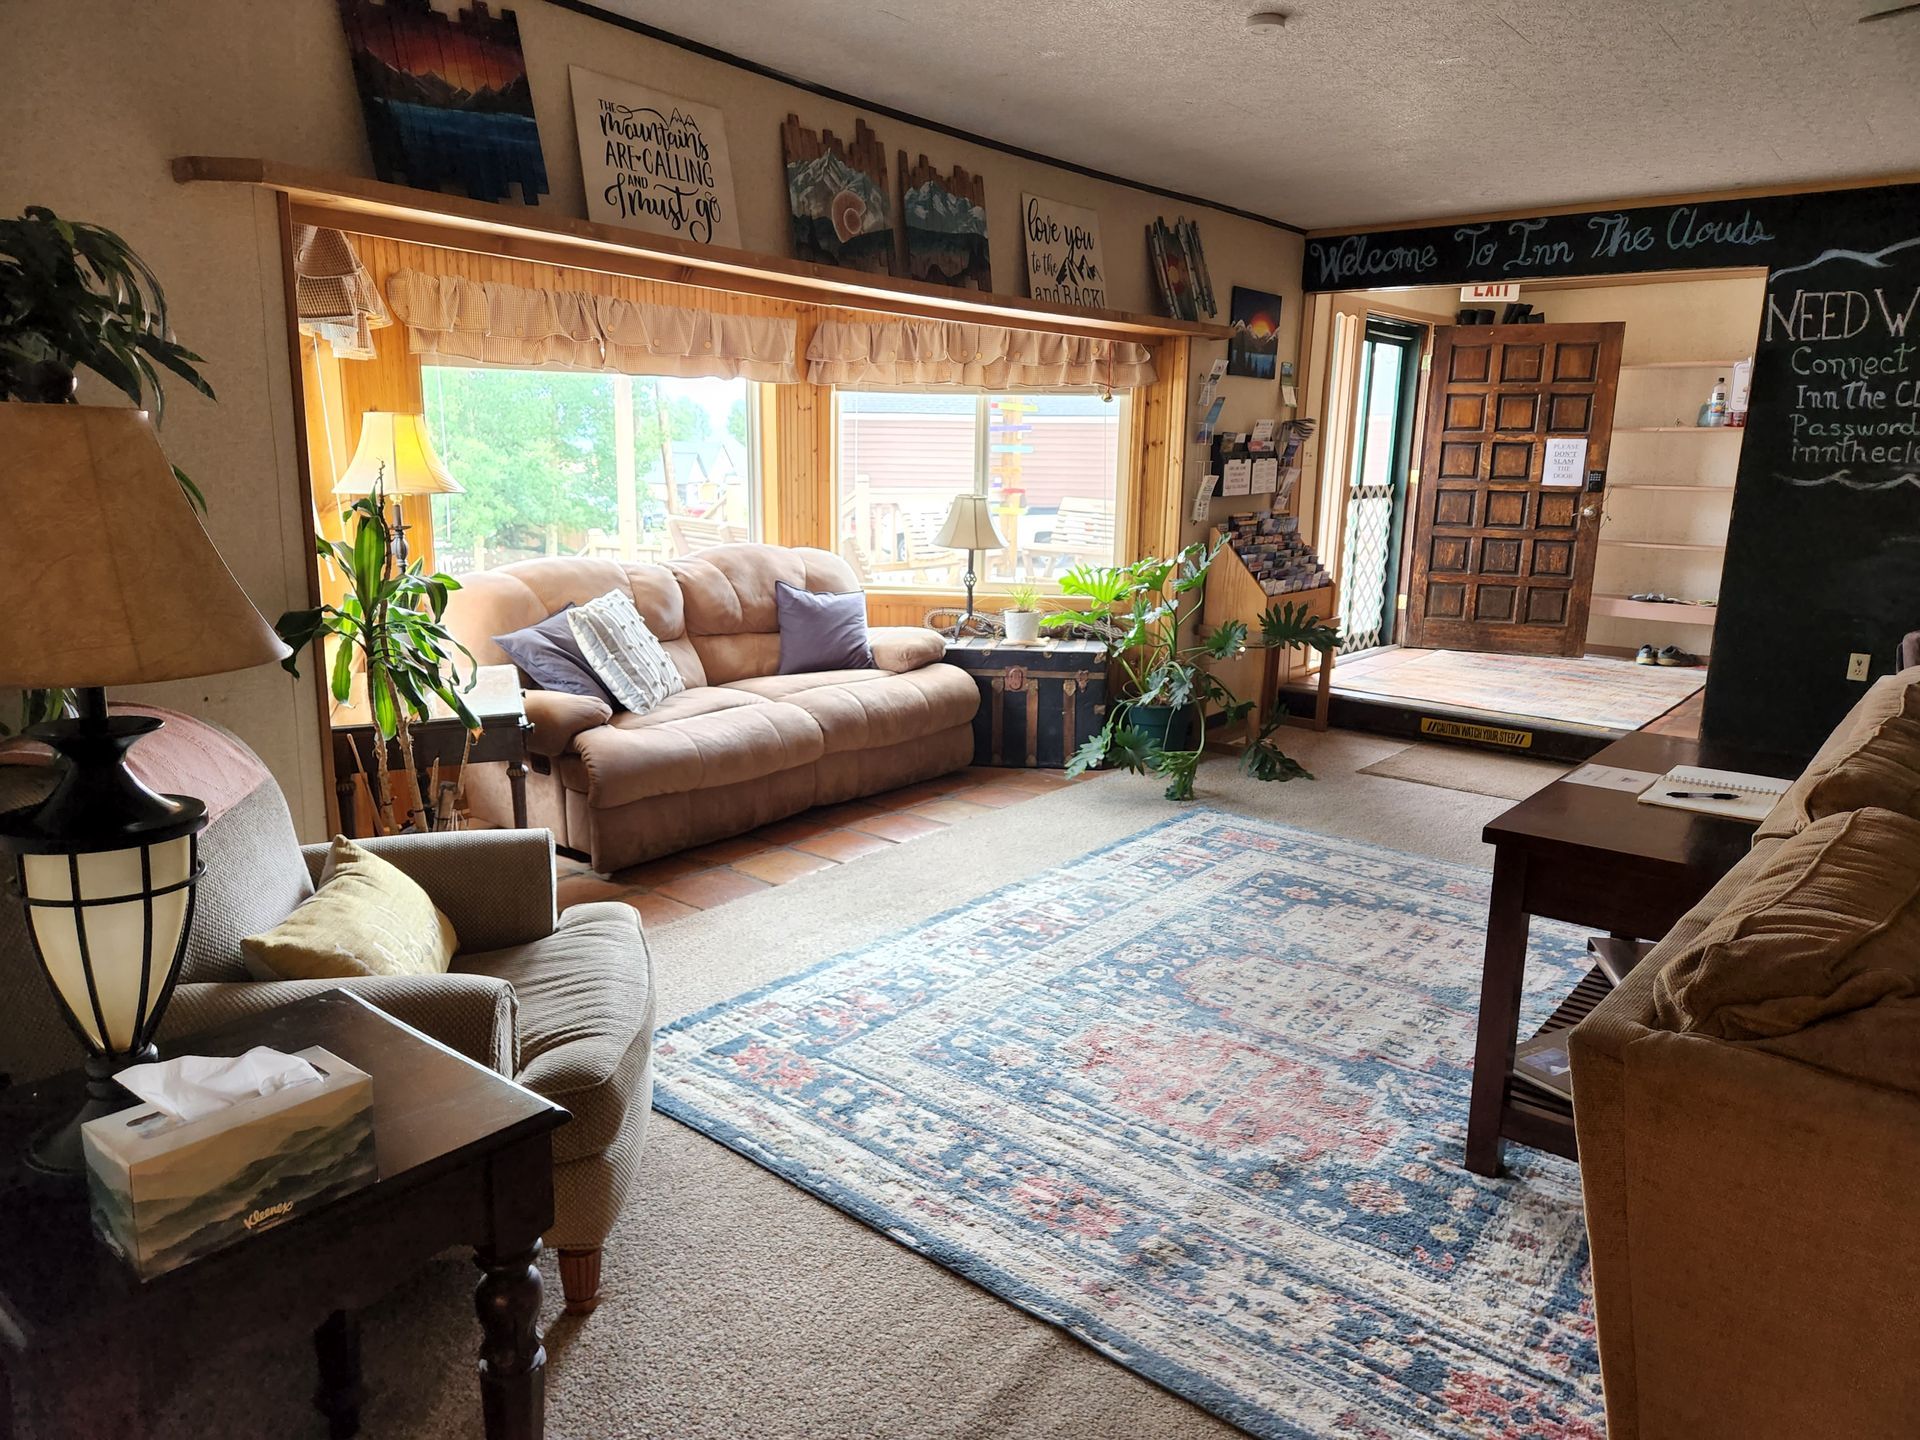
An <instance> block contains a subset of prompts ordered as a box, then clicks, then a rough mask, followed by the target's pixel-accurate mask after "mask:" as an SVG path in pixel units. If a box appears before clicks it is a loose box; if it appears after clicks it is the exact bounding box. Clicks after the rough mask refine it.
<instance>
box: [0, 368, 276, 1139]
mask: <svg viewBox="0 0 1920 1440" xmlns="http://www.w3.org/2000/svg"><path fill="white" fill-rule="evenodd" d="M0 616H4V617H5V624H4V625H0V685H7V686H18V687H20V688H21V689H64V690H69V691H72V692H74V694H75V696H76V708H77V712H78V713H77V714H75V715H73V716H72V717H68V718H61V719H57V720H48V721H45V722H43V723H41V724H39V725H35V726H33V727H32V728H31V729H30V730H28V732H27V733H28V734H29V735H30V736H32V737H33V738H35V739H38V740H41V741H44V742H45V743H46V744H47V745H49V746H50V747H52V749H53V751H54V753H55V755H56V756H57V757H58V758H57V762H56V767H55V768H56V770H57V772H58V779H57V780H56V781H55V782H54V787H53V790H52V793H51V794H49V795H48V796H47V797H46V799H44V800H42V801H41V802H40V803H39V804H37V805H33V806H29V807H27V808H25V809H20V810H11V811H8V812H7V813H5V814H4V815H0V852H5V853H6V854H7V855H8V856H9V857H10V858H11V860H12V864H11V866H10V867H8V868H9V869H10V870H11V874H10V875H9V876H8V877H7V879H8V881H9V882H10V884H9V885H8V887H7V888H10V889H11V890H12V891H13V892H14V896H13V899H14V900H16V901H17V902H18V903H20V904H21V905H23V906H24V907H25V910H26V914H25V920H26V927H25V928H26V933H27V941H28V946H29V948H30V949H31V950H32V952H33V956H34V959H35V960H36V961H37V962H38V964H39V966H40V969H41V970H42V972H43V973H44V975H45V978H46V981H47V983H48V985H49V986H50V987H51V988H52V991H53V997H54V1000H55V1002H56V1003H57V1004H58V1006H59V1009H60V1011H61V1014H62V1015H63V1016H64V1017H65V1019H66V1021H67V1023H68V1025H69V1026H71V1027H72V1029H73V1032H74V1034H75V1035H76V1036H77V1037H78V1038H79V1040H80V1044H81V1046H82V1048H83V1049H84V1050H85V1051H86V1076H87V1079H86V1098H85V1100H84V1101H83V1102H82V1104H81V1105H80V1106H79V1107H78V1109H76V1110H75V1111H74V1113H73V1114H71V1115H69V1116H66V1117H65V1118H64V1119H62V1120H61V1121H59V1122H57V1123H56V1124H54V1125H53V1126H51V1127H50V1128H49V1129H47V1130H45V1131H43V1132H42V1133H41V1134H40V1135H39V1136H37V1137H36V1138H35V1140H34V1142H33V1144H32V1147H31V1149H30V1151H29V1156H28V1158H29V1160H30V1162H31V1163H32V1164H33V1165H34V1166H35V1168H37V1169H39V1170H41V1171H43V1172H48V1173H52V1174H57V1175H63V1176H73V1175H77V1174H79V1173H81V1172H82V1171H83V1169H84V1160H83V1157H82V1154H81V1149H80V1125H81V1123H82V1122H83V1121H86V1120H89V1119H92V1118H93V1117H94V1116H96V1115H102V1114H106V1113H107V1112H109V1111H112V1110H116V1109H119V1108H120V1107H121V1106H124V1105H127V1104H129V1103H131V1101H130V1097H127V1096H126V1095H124V1094H123V1093H122V1092H121V1091H120V1089H119V1087H118V1086H116V1085H115V1084H114V1082H113V1076H114V1074H115V1073H116V1072H117V1071H119V1070H121V1069H124V1068H125V1067H126V1066H128V1065H133V1064H137V1063H139V1062H141V1061H142V1060H148V1059H152V1058H154V1057H155V1055H156V1050H155V1047H154V1044H153V1037H154V1034H155V1032H156V1031H157V1030H158V1029H159V1026H160V1018H161V1016H162V1014H164V1013H165V1011H166V1008H167V1001H168V998H169V997H170V996H171V994H172V992H173V984H174V981H175V979H176V978H177V976H178V974H179V970H180V959H181V956H182V954H183V953H184V951H185V947H186V938H187V929H188V926H189V924H190V923H191V921H192V916H193V895H194V887H195V885H196V884H197V882H198V881H199V878H200V874H201V868H202V867H201V861H200V855H199V841H198V835H199V832H200V830H201V829H202V828H203V827H204V826H205V825H206V821H207V816H206V807H205V806H204V805H203V804H202V803H201V802H200V801H199V800H197V799H195V798H194V797H192V796H190V795H161V794H157V793H156V792H154V791H153V790H151V789H149V788H148V787H147V786H146V785H145V784H144V783H143V782H142V781H141V780H140V778H139V777H138V776H137V775H135V774H134V773H133V771H132V770H130V769H129V768H128V766H127V752H128V751H129V750H130V749H131V748H132V747H133V746H134V744H135V743H136V742H138V741H139V740H140V739H141V737H142V736H145V735H150V734H152V733H153V732H154V731H155V730H158V729H159V728H160V726H161V723H162V722H161V721H160V720H159V719H158V718H156V717H154V716H151V715H125V714H120V715H114V714H109V713H108V711H107V699H106V690H105V687H106V686H108V685H139V684H146V683H149V682H152V681H158V680H184V679H188V678H192V677H196V676H201V675H217V674H220V673H222V672H224V671H228V670H241V669H246V668H248V667H251V666H254V665H263V664H265V663H267V662H268V661H270V660H278V659H280V658H281V657H282V656H284V655H285V654H286V653H287V647H286V646H285V645H283V644H281V643H280V637H279V636H277V635H275V634H274V633H273V627H272V626H270V625H268V624H267V622H266V620H265V619H264V618H263V617H262V616H261V614H260V612H259V611H257V610H255V609H254V608H253V605H252V603H251V602H250V601H249V600H248V599H247V597H246V595H245V593H244V592H242V590H241V589H240V586H239V585H238V584H237V583H236V582H235V580H234V578H233V576H232V575H231V574H230V573H229V572H228V570H227V567H226V565H225V564H223V563H222V562H221V559H220V555H219V552H218V551H216V550H215V549H214V548H213V543H212V542H211V541H210V540H208V539H207V535H206V532H205V531H204V530H202V529H201V528H200V522H199V520H198V519H196V518H195V516H194V513H193V509H192V507H191V506H190V505H188V503H187V500H186V497H185V496H184V495H183V494H182V493H181V490H180V486H179V483H178V482H177V481H176V480H175V479H174V475H173V471H172V469H171V467H170V466H169V465H168V464H167V460H166V457H165V456H164V455H163V454H162V453H161V451H160V445H159V442H158V441H157V440H155V439H154V435H153V427H152V426H151V424H149V423H148V420H147V416H146V414H145V413H144V412H143V411H139V410H128V409H122V408H117V407H101V406H92V405H22V404H0Z"/></svg>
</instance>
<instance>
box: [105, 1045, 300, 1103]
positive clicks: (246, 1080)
mask: <svg viewBox="0 0 1920 1440" xmlns="http://www.w3.org/2000/svg"><path fill="white" fill-rule="evenodd" d="M113 1078H114V1079H116V1080H118V1081H119V1082H120V1083H121V1084H122V1085H124V1086H126V1088H127V1089H129V1090H131V1091H132V1092H133V1093H134V1094H135V1095H138V1096H139V1097H140V1098H141V1099H142V1100H144V1101H146V1102H147V1103H148V1104H149V1105H155V1106H158V1107H159V1108H160V1109H161V1110H163V1111H165V1112H166V1113H167V1114H168V1115H170V1116H172V1117H173V1118H174V1119H176V1120H183V1121H185V1120H198V1119H201V1118H202V1117H203V1116H207V1115H213V1114H217V1113H218V1112H219V1111H222V1110H224V1109H226V1108H227V1107H228V1106H229V1105H232V1104H233V1103H235V1102H236V1101H239V1100H251V1099H253V1098H254V1097H255V1096H256V1095H271V1094H273V1092H274V1091H276V1090H285V1089H287V1088H288V1087H290V1086H294V1085H311V1084H313V1083H314V1082H315V1081H317V1080H319V1079H321V1078H322V1077H321V1074H320V1072H319V1071H318V1070H316V1069H314V1068H313V1066H311V1065H309V1064H308V1063H307V1062H306V1061H305V1060H302V1059H301V1058H300V1057H299V1056H298V1055H283V1054H282V1053H281V1052H280V1051H278V1050H273V1049H269V1048H268V1047H267V1046H265V1045H256V1046H254V1047H253V1049H251V1050H249V1051H247V1053H246V1054H244V1055H234V1056H212V1055H180V1056H176V1057H175V1058H174V1059H172V1060H160V1061H156V1062H155V1063H153V1064H151V1065H134V1066H131V1067H129V1068H128V1069H125V1070H122V1071H121V1072H120V1073H119V1074H118V1075H115V1076H114V1077H113Z"/></svg>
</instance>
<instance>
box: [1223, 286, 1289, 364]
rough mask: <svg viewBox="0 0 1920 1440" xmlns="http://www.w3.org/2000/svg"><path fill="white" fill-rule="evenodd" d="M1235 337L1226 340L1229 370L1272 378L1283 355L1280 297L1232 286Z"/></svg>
mask: <svg viewBox="0 0 1920 1440" xmlns="http://www.w3.org/2000/svg"><path fill="white" fill-rule="evenodd" d="M1231 318H1232V320H1233V338H1232V339H1231V340H1229V341H1227V373H1228V374H1229V375H1250V376H1252V377H1253V378H1254V379H1256V380H1271V379H1273V377H1274V373H1275V369H1274V367H1275V366H1276V365H1277V364H1278V362H1279V359H1280V297H1279V296H1278V295H1270V294H1268V293H1267V292H1266V291H1265V290H1250V289H1248V288H1247V287H1246V286H1244V285H1236V286H1234V287H1233V308H1232V314H1231Z"/></svg>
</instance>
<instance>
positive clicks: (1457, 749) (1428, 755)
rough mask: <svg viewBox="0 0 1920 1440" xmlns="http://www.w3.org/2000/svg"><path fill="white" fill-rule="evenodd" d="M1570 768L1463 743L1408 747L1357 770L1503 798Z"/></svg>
mask: <svg viewBox="0 0 1920 1440" xmlns="http://www.w3.org/2000/svg"><path fill="white" fill-rule="evenodd" d="M1571 768H1572V767H1571V766H1568V765H1560V764H1556V763H1555V762H1553V761H1551V760H1523V759H1521V758H1520V757H1519V756H1517V755H1492V754H1489V753H1487V752H1486V751H1484V750H1469V749H1467V748H1466V747H1465V746H1464V745H1409V746H1408V747H1407V748H1406V749H1404V750H1396V751H1394V753H1393V754H1391V755H1389V756H1387V758H1386V759H1384V760H1376V761H1374V762H1373V764H1371V765H1362V766H1361V767H1360V770H1359V772H1358V773H1360V774H1362V775H1378V776H1381V777H1382V778H1384V779H1388V780H1406V781H1409V782H1411V783H1412V784H1415V785H1436V786H1438V787H1439V788H1440V789H1442V790H1460V791H1464V792H1465V793H1466V794H1468V795H1493V796H1497V797H1498V798H1500V799H1502V800H1524V799H1526V798H1527V797H1528V796H1529V795H1531V794H1533V792H1534V791H1536V790H1539V789H1542V788H1544V787H1545V786H1548V785H1551V784H1552V783H1553V782H1554V781H1555V780H1558V779H1559V778H1560V777H1561V776H1562V775H1564V774H1566V773H1567V771H1568V770H1570V769H1571Z"/></svg>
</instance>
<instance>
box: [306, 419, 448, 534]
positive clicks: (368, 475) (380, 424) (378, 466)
mask: <svg viewBox="0 0 1920 1440" xmlns="http://www.w3.org/2000/svg"><path fill="white" fill-rule="evenodd" d="M461 489H462V487H461V484H460V482H459V481H458V480H455V479H454V478H453V476H452V475H450V474H448V473H447V467H446V466H445V465H443V464H441V462H440V456H439V453H438V452H437V451H435V449H434V448H433V436H432V435H431V434H429V433H428V431H427V417H426V416H424V415H406V414H401V413H399V412H397V411H392V410H369V411H368V412H367V413H366V414H364V415H362V416H361V417H360V443H359V444H358V445H356V446H355V447H354V451H353V460H352V462H351V463H350V464H349V465H348V466H347V468H346V469H345V470H344V471H342V472H341V474H340V477H339V479H337V480H335V481H334V482H333V493H334V494H335V495H381V496H386V495H391V496H393V497H394V505H393V521H392V530H393V538H394V551H393V554H394V559H395V561H396V562H398V564H399V567H400V569H402V570H405V569H406V568H407V524H406V519H405V517H404V516H402V515H401V513H400V497H401V496H403V495H458V494H460V493H461Z"/></svg>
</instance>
